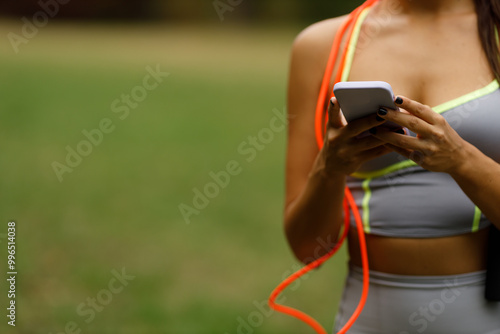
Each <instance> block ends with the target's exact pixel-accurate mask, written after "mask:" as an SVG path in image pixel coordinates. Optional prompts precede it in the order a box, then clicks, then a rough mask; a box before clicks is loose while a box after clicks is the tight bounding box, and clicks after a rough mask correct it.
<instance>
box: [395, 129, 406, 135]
mask: <svg viewBox="0 0 500 334" xmlns="http://www.w3.org/2000/svg"><path fill="white" fill-rule="evenodd" d="M395 132H396V133H399V134H402V135H404V134H405V130H403V129H397V130H396V131H395Z"/></svg>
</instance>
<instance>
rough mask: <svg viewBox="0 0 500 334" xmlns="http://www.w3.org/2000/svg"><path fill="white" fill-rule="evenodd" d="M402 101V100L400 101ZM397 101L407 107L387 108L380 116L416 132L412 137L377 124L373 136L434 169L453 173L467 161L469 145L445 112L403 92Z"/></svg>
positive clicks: (429, 168) (400, 105)
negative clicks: (437, 111)
mask: <svg viewBox="0 0 500 334" xmlns="http://www.w3.org/2000/svg"><path fill="white" fill-rule="evenodd" d="M399 102H401V103H399ZM396 105H397V106H398V107H400V108H402V109H404V111H402V112H401V111H396V110H390V109H387V114H385V115H383V110H382V112H380V111H379V113H378V114H379V116H380V117H382V118H384V119H385V120H387V121H392V122H394V123H397V124H399V125H401V126H402V127H406V128H408V129H409V130H411V131H413V132H414V133H416V134H417V137H412V136H408V135H404V134H399V133H395V132H391V131H389V130H387V129H384V128H383V127H378V128H377V130H376V132H375V133H373V136H375V137H377V138H379V139H381V140H383V141H385V142H387V144H386V145H387V146H389V147H390V148H392V149H393V150H394V151H396V152H398V153H400V154H401V155H403V156H405V157H406V158H408V159H411V160H413V161H415V162H416V163H417V164H418V165H420V166H422V167H423V168H425V169H428V170H430V171H434V172H445V173H450V174H451V173H453V172H455V171H456V170H457V169H459V168H460V166H461V165H462V164H463V163H464V162H465V159H466V156H467V153H466V151H467V150H466V148H467V147H468V146H469V145H470V144H469V143H468V142H466V141H465V140H464V139H462V138H461V137H460V136H459V135H458V133H457V132H456V131H455V130H454V129H453V128H452V127H451V126H450V124H448V122H447V121H446V120H445V119H444V117H443V116H441V115H440V114H438V113H436V112H435V111H433V110H432V109H431V108H430V107H429V106H426V105H423V104H421V103H418V102H416V101H413V100H411V99H409V98H407V97H404V96H400V97H398V98H397V99H396Z"/></svg>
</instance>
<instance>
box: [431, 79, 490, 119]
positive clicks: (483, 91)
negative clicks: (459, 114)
mask: <svg viewBox="0 0 500 334" xmlns="http://www.w3.org/2000/svg"><path fill="white" fill-rule="evenodd" d="M498 88H499V85H498V81H496V79H495V80H493V81H492V82H490V83H489V84H488V85H487V86H485V87H483V88H479V89H477V90H475V91H473V92H470V93H468V94H465V95H462V96H460V97H457V98H456V99H453V100H451V101H448V102H445V103H442V104H440V105H438V106H436V107H434V108H432V110H434V111H435V112H437V113H439V114H440V113H442V112H445V111H447V110H450V109H452V108H455V107H458V106H460V105H462V104H464V103H467V102H469V101H472V100H475V99H478V98H480V97H483V96H485V95H488V94H490V93H493V92H494V91H495V90H497V89H498Z"/></svg>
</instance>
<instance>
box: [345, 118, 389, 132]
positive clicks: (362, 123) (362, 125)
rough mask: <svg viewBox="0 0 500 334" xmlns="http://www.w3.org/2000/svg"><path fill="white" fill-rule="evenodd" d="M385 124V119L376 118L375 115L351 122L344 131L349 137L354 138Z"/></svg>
mask: <svg viewBox="0 0 500 334" xmlns="http://www.w3.org/2000/svg"><path fill="white" fill-rule="evenodd" d="M383 123H385V119H382V118H380V117H378V115H377V114H373V115H370V116H366V117H363V118H360V119H357V120H355V121H351V122H350V123H349V124H347V126H346V131H347V132H348V135H349V136H350V137H356V136H357V135H360V134H362V133H363V132H365V131H369V130H370V129H373V128H375V127H377V126H379V125H381V124H383Z"/></svg>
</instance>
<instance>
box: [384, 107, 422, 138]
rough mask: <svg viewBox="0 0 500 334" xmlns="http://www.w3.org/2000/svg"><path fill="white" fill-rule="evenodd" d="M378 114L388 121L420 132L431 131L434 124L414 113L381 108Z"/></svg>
mask: <svg viewBox="0 0 500 334" xmlns="http://www.w3.org/2000/svg"><path fill="white" fill-rule="evenodd" d="M378 115H379V116H380V117H382V118H384V119H385V120H387V121H391V122H394V123H396V124H398V125H401V126H402V127H406V128H408V129H410V130H411V131H413V132H415V133H418V134H426V133H431V131H432V125H431V124H429V123H428V122H427V121H425V120H423V119H421V118H419V117H418V116H415V115H413V114H409V113H404V112H400V111H396V110H391V109H385V108H380V110H379V112H378Z"/></svg>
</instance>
